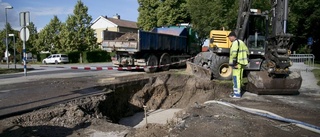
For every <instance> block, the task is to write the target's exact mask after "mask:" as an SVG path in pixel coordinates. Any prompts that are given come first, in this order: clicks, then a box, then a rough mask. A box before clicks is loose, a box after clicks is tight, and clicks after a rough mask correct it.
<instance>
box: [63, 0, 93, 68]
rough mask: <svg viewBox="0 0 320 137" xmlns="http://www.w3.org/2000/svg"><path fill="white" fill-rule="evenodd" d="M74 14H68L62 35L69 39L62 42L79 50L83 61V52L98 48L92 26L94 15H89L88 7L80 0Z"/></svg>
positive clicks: (70, 47)
mask: <svg viewBox="0 0 320 137" xmlns="http://www.w3.org/2000/svg"><path fill="white" fill-rule="evenodd" d="M73 14H74V15H70V16H68V19H67V21H66V23H65V25H66V26H65V27H63V33H62V34H61V36H62V37H64V38H68V40H65V41H64V42H65V43H62V44H63V45H64V46H67V49H70V50H71V51H78V52H79V53H80V55H79V57H80V63H82V52H84V51H87V50H93V49H96V48H97V42H96V41H97V39H96V37H94V30H93V29H92V28H91V27H90V26H91V23H90V22H91V21H92V17H91V16H90V15H88V7H86V6H85V5H84V4H83V3H82V2H81V1H78V2H77V4H76V5H75V8H74V10H73ZM66 31H69V32H66Z"/></svg>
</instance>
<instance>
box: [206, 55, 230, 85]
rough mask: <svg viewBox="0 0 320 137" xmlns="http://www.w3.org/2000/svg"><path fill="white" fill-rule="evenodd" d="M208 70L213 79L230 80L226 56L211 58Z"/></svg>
mask: <svg viewBox="0 0 320 137" xmlns="http://www.w3.org/2000/svg"><path fill="white" fill-rule="evenodd" d="M210 69H211V71H212V76H213V78H214V79H219V80H231V78H232V67H231V66H229V58H228V57H226V56H219V55H217V54H214V55H213V56H212V57H211V65H210Z"/></svg>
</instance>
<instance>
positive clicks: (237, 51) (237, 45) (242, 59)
mask: <svg viewBox="0 0 320 137" xmlns="http://www.w3.org/2000/svg"><path fill="white" fill-rule="evenodd" d="M248 56H249V50H248V47H247V46H246V44H245V43H244V42H243V41H242V40H238V39H236V40H235V41H233V42H232V45H231V48H230V57H229V64H234V65H235V63H238V64H241V65H247V64H248V63H249V61H248V60H249V58H248Z"/></svg>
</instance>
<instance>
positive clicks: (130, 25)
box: [94, 16, 138, 28]
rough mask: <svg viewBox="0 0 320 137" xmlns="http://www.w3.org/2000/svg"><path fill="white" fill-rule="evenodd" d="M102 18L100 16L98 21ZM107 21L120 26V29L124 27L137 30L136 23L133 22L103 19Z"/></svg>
mask: <svg viewBox="0 0 320 137" xmlns="http://www.w3.org/2000/svg"><path fill="white" fill-rule="evenodd" d="M101 17H103V16H100V17H99V18H98V19H100V18H101ZM103 18H105V19H107V20H109V21H110V22H112V23H114V24H116V25H118V26H120V27H126V28H138V25H137V22H133V21H128V20H122V19H115V18H106V17H103ZM98 19H96V20H95V21H94V23H95V22H96V21H97V20H98Z"/></svg>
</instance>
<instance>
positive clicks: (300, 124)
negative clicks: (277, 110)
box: [204, 100, 320, 134]
mask: <svg viewBox="0 0 320 137" xmlns="http://www.w3.org/2000/svg"><path fill="white" fill-rule="evenodd" d="M212 103H216V104H220V105H224V106H228V107H232V108H237V109H240V110H242V111H245V112H248V113H251V114H255V115H259V116H263V117H267V118H269V119H274V120H278V121H282V122H287V123H292V124H294V125H296V126H298V127H301V128H303V129H306V130H309V131H312V132H315V133H318V134H320V127H318V126H315V125H312V124H308V123H305V122H302V121H298V120H294V119H289V118H284V117H282V116H279V115H277V114H274V113H272V112H269V111H265V110H260V109H253V108H247V107H241V106H238V105H235V104H232V103H228V102H223V101H217V100H210V101H206V102H204V104H212Z"/></svg>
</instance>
